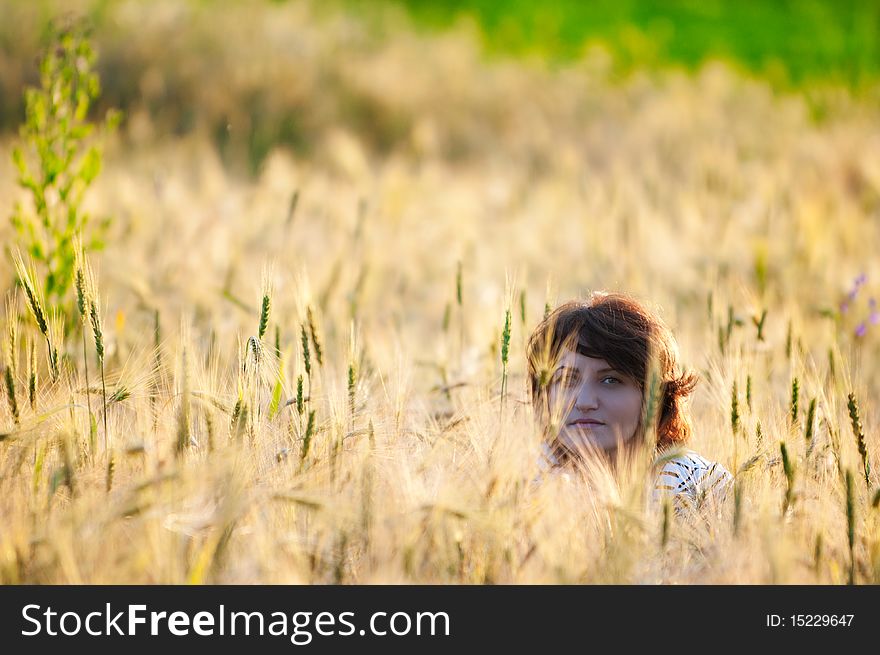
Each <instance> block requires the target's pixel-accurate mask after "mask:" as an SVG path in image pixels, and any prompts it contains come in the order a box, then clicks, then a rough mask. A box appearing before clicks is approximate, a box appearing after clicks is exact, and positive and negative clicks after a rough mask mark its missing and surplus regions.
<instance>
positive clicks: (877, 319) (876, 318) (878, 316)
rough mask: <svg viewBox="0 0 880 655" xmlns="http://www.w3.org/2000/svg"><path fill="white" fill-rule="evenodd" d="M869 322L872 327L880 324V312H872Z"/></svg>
mask: <svg viewBox="0 0 880 655" xmlns="http://www.w3.org/2000/svg"><path fill="white" fill-rule="evenodd" d="M869 320H870V321H871V325H877V324H878V323H880V312H877V311H874V312H871V316H870V318H869Z"/></svg>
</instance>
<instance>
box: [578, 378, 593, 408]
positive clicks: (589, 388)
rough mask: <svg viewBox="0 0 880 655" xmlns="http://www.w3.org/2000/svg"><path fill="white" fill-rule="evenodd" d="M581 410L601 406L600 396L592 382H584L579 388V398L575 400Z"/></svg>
mask: <svg viewBox="0 0 880 655" xmlns="http://www.w3.org/2000/svg"><path fill="white" fill-rule="evenodd" d="M575 404H576V405H577V408H578V409H580V410H585V409H596V408H597V407H598V406H599V396H598V394H596V390H595V389H593V385H591V384H582V385H581V388H580V389H579V390H578V395H577V400H576V402H575Z"/></svg>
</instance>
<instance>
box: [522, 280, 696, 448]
mask: <svg viewBox="0 0 880 655" xmlns="http://www.w3.org/2000/svg"><path fill="white" fill-rule="evenodd" d="M565 348H567V349H569V350H572V351H574V352H577V353H579V354H581V355H585V356H587V357H596V358H601V359H604V360H605V361H607V362H608V363H609V364H610V365H611V366H613V367H614V368H615V369H617V370H619V371H620V372H621V373H625V374H626V375H629V376H630V377H631V378H632V379H634V380H636V381H637V382H638V383H639V387H640V388H641V390H642V401H643V403H642V404H643V418H644V412H645V409H644V408H645V406H646V401H645V386H646V382H647V379H648V375H649V371H650V370H651V368H652V367H651V363H652V359H653V362H654V367H655V368H654V370H656V372H657V376H658V377H657V381H658V382H659V388H658V399H659V403H658V407H659V411H658V414H659V419H658V422H657V442H656V444H655V446H656V448H657V449H658V450H662V449H664V448H667V447H669V446H673V445H676V444H680V443H683V442H685V441H687V439H688V438H689V437H690V435H691V420H690V415H689V413H688V409H687V407H686V405H685V403H684V400H685V398H686V397H687V396H688V395H690V393H691V392H692V391H693V389H694V387H695V386H696V384H697V379H698V378H697V376H696V375H695V374H694V373H693V372H691V371H685V372H682V373H681V374H678V372H677V371H678V368H679V364H678V345H677V344H676V342H675V337H673V335H672V332H671V331H670V330H669V328H668V327H666V325H665V324H664V323H663V321H662V320H661V319H660V317H659V316H657V315H656V314H655V313H654V312H652V311H650V310H649V309H647V308H646V307H644V306H643V305H642V304H641V303H639V302H638V301H637V300H636V299H635V298H633V297H632V296H629V295H626V294H622V293H609V292H604V291H596V292H593V293H592V294H591V295H590V297H589V298H588V299H587V300H571V301H569V302H567V303H565V304H563V305H561V306H559V307H557V308H556V309H555V310H554V311H553V312H551V313H550V314H549V315H548V316H547V317H546V318H545V319H544V320H543V321H541V323H540V324H539V325H538V326H537V327H536V328H535V330H534V331H533V332H532V335H531V337H530V338H529V343H528V347H527V357H528V373H529V375H528V377H529V395H530V397H531V400H532V404H533V405H534V407H535V409H536V411H537V412H538V414H539V416H546V414H545V413H544V412H546V411H547V410H546V407H547V401H546V396H547V385H548V383H549V381H550V379H551V377H552V373H553V371H554V370H555V368H556V362H557V361H558V360H559V358H560V356H561V354H562V351H563V349H565ZM656 415H657V414H655V416H656ZM641 425H642V421H641V420H640V422H639V426H640V427H641Z"/></svg>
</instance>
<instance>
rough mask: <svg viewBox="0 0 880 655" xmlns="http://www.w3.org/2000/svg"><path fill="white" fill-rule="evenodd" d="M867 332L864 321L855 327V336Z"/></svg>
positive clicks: (863, 334)
mask: <svg viewBox="0 0 880 655" xmlns="http://www.w3.org/2000/svg"><path fill="white" fill-rule="evenodd" d="M867 332H868V326H867V325H865V323H864V321H863V322H861V323H859V326H858V327H857V328H856V336H857V337H863V336H865V334H867Z"/></svg>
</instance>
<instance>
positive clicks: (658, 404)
mask: <svg viewBox="0 0 880 655" xmlns="http://www.w3.org/2000/svg"><path fill="white" fill-rule="evenodd" d="M678 368H679V365H678V346H677V344H676V343H675V339H674V337H673V336H672V333H671V332H670V331H669V329H668V328H667V327H666V326H665V325H664V324H663V322H662V321H661V320H660V318H659V317H658V316H656V315H655V314H654V313H652V312H651V311H649V310H648V309H647V308H645V307H644V306H642V305H641V304H640V303H639V302H638V301H636V300H635V299H634V298H632V297H630V296H627V295H624V294H618V293H606V292H596V293H593V294H592V295H591V296H590V298H589V299H588V300H586V301H580V300H573V301H570V302H567V303H565V304H564V305H562V306H561V307H558V308H557V309H556V310H555V311H554V312H552V313H551V314H550V315H548V316H547V318H545V319H544V320H543V321H542V322H541V323H540V325H538V326H537V328H535V330H534V332H533V333H532V335H531V337H530V339H529V344H528V369H529V391H530V395H531V400H532V403H533V405H534V407H535V412H536V414H537V416H538V418H539V421H540V423H541V426H542V428H543V430H544V433H545V437H546V441H545V456H546V460H547V464H549V466H551V467H553V468H564V467H566V466H568V465H571V464H574V463H577V461H578V459H579V458H588V457H596V456H602V455H604V456H606V457H607V458H608V460H609V462H610V464H611V465H612V466H614V465H615V462H616V461H618V459H619V458H621V457H623V456H625V455H632V454H635V452H636V450H637V449H639V448H645V447H648V448H652V453H651V455H652V456H653V457H654V466H655V471H656V480H655V484H654V490H653V498H654V499H655V500H657V499H660V498H662V497H663V495H664V494H669V495H671V496H672V497H673V499H674V501H675V505H676V507H677V508H679V507H681V506H683V505H686V506H700V505H702V504H703V503H705V502H707V501H711V502H715V503H717V502H718V501H720V500H721V499H722V498H723V497H724V496H725V494H726V491H727V488H728V486H729V483H730V482H731V480H732V477H731V475H730V473H729V472H728V471H727V470H726V469H725V468H724V467H723V466H721V465H720V464H717V463H715V462H711V461H709V460H707V459H705V458H704V457H701V456H700V455H698V454H697V453H695V452H693V451H691V450H687V449H686V448H684V447H683V445H684V444H685V443H686V442H687V440H688V438H689V437H690V435H691V421H690V416H689V414H688V411H687V407H686V406H685V403H684V401H685V398H686V397H687V396H688V395H689V394H690V393H691V391H692V390H693V388H694V386H695V384H696V382H697V379H696V377H695V376H694V375H693V374H692V373H687V372H685V373H681V374H678V373H677V371H678ZM651 390H653V392H651ZM652 425H653V426H656V430H652V429H651V427H652ZM655 435H656V436H655ZM624 451H627V452H624Z"/></svg>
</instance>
